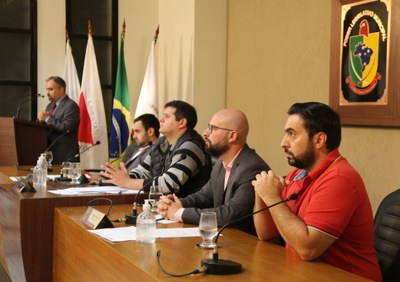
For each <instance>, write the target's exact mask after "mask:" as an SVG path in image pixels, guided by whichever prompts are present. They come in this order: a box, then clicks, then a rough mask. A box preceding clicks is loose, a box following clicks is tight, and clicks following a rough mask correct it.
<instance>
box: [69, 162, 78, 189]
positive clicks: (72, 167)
mask: <svg viewBox="0 0 400 282" xmlns="http://www.w3.org/2000/svg"><path fill="white" fill-rule="evenodd" d="M80 176H81V164H80V163H70V164H69V177H70V178H71V182H70V183H71V184H80V183H79V177H80Z"/></svg>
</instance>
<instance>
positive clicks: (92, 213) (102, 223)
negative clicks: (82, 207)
mask: <svg viewBox="0 0 400 282" xmlns="http://www.w3.org/2000/svg"><path fill="white" fill-rule="evenodd" d="M81 222H82V223H83V224H84V225H85V226H86V227H88V228H90V229H100V228H110V227H114V225H113V224H112V223H111V221H110V220H109V219H108V217H107V215H105V214H104V213H102V212H100V211H98V210H96V209H94V208H92V207H88V208H87V210H86V212H85V214H84V215H83V217H82V219H81Z"/></svg>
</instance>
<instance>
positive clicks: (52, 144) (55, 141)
mask: <svg viewBox="0 0 400 282" xmlns="http://www.w3.org/2000/svg"><path fill="white" fill-rule="evenodd" d="M68 133H70V130H69V129H68V130H67V131H65V132H64V133H63V134H61V135H60V136H58V137H57V138H56V139H55V140H54V141H53V142H51V144H50V146H48V147H47V149H46V151H45V152H47V151H48V150H50V149H51V148H52V147H53V146H54V144H56V143H57V141H58V140H60V139H61V138H63V137H64V136H65V135H67V134H68Z"/></svg>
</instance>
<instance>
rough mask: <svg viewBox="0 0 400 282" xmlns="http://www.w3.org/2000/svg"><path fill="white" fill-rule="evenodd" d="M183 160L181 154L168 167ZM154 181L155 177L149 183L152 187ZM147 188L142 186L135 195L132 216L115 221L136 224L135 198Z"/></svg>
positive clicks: (147, 186)
mask: <svg viewBox="0 0 400 282" xmlns="http://www.w3.org/2000/svg"><path fill="white" fill-rule="evenodd" d="M184 159H186V154H181V155H180V157H179V159H177V160H176V161H175V162H174V163H173V164H172V165H170V167H172V166H173V165H175V164H177V163H178V162H180V161H182V160H184ZM155 179H156V177H154V178H153V181H152V182H151V183H152V184H153V186H154V182H155ZM149 187H150V186H149V184H147V185H143V187H142V188H141V189H140V190H139V191H138V193H137V194H136V196H135V199H134V201H133V209H132V214H127V215H125V218H122V219H118V220H117V221H125V222H126V223H128V224H136V219H137V217H138V213H137V202H136V199H137V196H138V195H139V194H140V192H142V191H144V190H145V189H148V188H149Z"/></svg>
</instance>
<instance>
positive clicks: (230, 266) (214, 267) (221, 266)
mask: <svg viewBox="0 0 400 282" xmlns="http://www.w3.org/2000/svg"><path fill="white" fill-rule="evenodd" d="M297 198H298V195H297V194H296V193H293V194H291V195H290V196H289V198H285V199H283V200H281V201H279V202H276V203H274V204H272V205H270V206H267V207H265V208H262V209H259V210H258V211H255V212H252V213H250V214H247V215H245V216H242V217H239V218H238V219H235V220H233V221H230V222H228V223H226V224H225V225H223V226H222V227H221V229H220V230H219V231H218V233H217V235H216V236H215V241H214V245H215V246H214V249H213V258H212V259H203V260H202V261H201V266H203V267H206V269H207V271H206V273H209V274H217V275H225V274H234V273H239V272H242V265H241V264H240V263H237V262H234V261H231V260H224V259H219V258H218V244H217V242H218V238H219V235H221V233H222V231H223V230H224V229H225V228H226V227H228V226H230V225H231V224H233V223H237V222H239V221H241V220H243V219H245V218H247V217H250V216H253V215H255V214H257V213H259V212H262V211H265V210H268V209H270V208H272V207H274V206H276V205H279V204H282V203H285V202H288V201H292V200H296V199H297Z"/></svg>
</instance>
